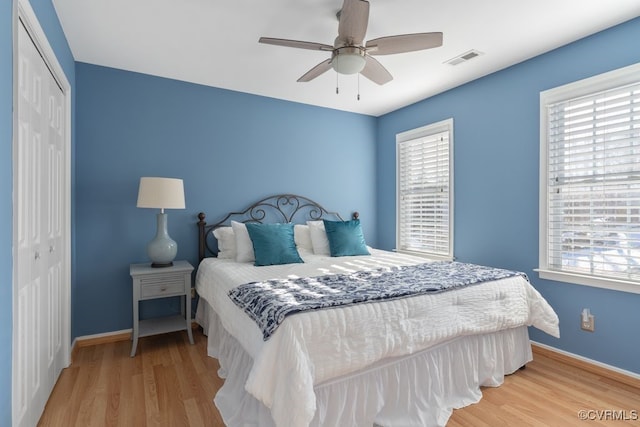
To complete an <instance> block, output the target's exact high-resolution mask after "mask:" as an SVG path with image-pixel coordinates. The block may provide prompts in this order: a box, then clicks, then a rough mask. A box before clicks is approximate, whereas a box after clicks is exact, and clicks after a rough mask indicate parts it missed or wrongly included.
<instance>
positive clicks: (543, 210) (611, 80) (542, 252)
mask: <svg viewBox="0 0 640 427" xmlns="http://www.w3.org/2000/svg"><path fill="white" fill-rule="evenodd" d="M639 81H640V63H638V64H634V65H630V66H627V67H624V68H620V69H617V70H613V71H610V72H607V73H603V74H599V75H596V76H593V77H590V78H586V79H583V80H579V81H576V82H573V83H569V84H566V85H563V86H559V87H556V88H552V89H548V90H546V91H542V92H540V176H539V180H540V181H539V182H540V188H539V197H540V206H539V209H540V211H539V255H538V256H539V260H538V261H539V267H538V268H537V269H535V271H537V272H538V274H539V277H540V278H542V279H547V280H555V281H560V282H567V283H573V284H578V285H586V286H592V287H597V288H603V289H612V290H617V291H623V292H630V293H638V294H640V281H632V280H624V279H621V278H614V277H605V276H595V275H589V274H580V273H576V272H571V271H565V270H560V269H554V268H553V267H550V266H549V262H548V250H549V245H550V242H549V239H548V237H549V227H548V222H549V217H548V208H549V206H548V198H549V189H550V186H549V181H548V174H549V165H548V154H549V153H548V151H549V145H548V144H549V141H548V139H547V137H548V134H547V131H548V129H547V128H548V125H549V123H548V116H547V107H548V105H550V104H556V103H559V102H562V101H567V100H571V99H576V98H580V97H584V96H589V95H593V94H596V93H598V92H603V91H607V90H612V89H615V88H618V87H623V86H626V85H630V84H633V83H637V82H639Z"/></svg>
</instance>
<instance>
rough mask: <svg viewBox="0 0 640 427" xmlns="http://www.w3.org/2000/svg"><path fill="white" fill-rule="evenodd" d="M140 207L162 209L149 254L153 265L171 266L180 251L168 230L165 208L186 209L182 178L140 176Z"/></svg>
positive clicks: (148, 247) (138, 204) (138, 205)
mask: <svg viewBox="0 0 640 427" xmlns="http://www.w3.org/2000/svg"><path fill="white" fill-rule="evenodd" d="M136 206H137V207H139V208H155V209H160V213H159V214H158V215H157V220H158V229H157V232H156V237H154V238H153V240H152V241H151V242H149V244H148V245H147V254H148V255H149V258H150V259H151V267H170V266H172V265H173V260H174V259H175V257H176V254H177V253H178V244H177V243H176V242H175V241H174V240H173V239H172V238H171V237H169V232H168V231H167V214H165V213H164V210H165V209H184V208H185V206H184V186H183V183H182V180H181V179H176V178H157V177H142V178H140V187H139V188H138V203H137V205H136Z"/></svg>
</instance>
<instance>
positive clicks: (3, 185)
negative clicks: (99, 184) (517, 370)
mask: <svg viewBox="0 0 640 427" xmlns="http://www.w3.org/2000/svg"><path fill="white" fill-rule="evenodd" d="M11 7H12V5H11V2H7V1H3V2H0V425H3V426H9V425H11V344H12V335H11V331H12V322H13V317H12V306H13V304H12V290H13V285H12V282H11V271H12V269H13V262H12V259H13V258H12V255H11V253H12V251H11V246H12V241H13V237H12V236H13V234H12V230H13V226H12V221H13V219H12V218H13V211H12V209H13V208H12V197H11V194H12V179H13V178H12V175H11V170H12V167H11V165H12V160H11V152H12V149H11V147H12V142H11V136H12V127H13V121H12V113H11V112H12V110H13V32H12V31H13V29H12V28H13V23H12V19H11V16H12V12H11V11H12V9H11Z"/></svg>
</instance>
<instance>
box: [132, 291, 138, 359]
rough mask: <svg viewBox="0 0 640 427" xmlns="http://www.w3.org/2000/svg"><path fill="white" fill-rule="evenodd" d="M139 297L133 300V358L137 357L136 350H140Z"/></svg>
mask: <svg viewBox="0 0 640 427" xmlns="http://www.w3.org/2000/svg"><path fill="white" fill-rule="evenodd" d="M138 305H139V302H138V297H137V295H135V296H134V298H133V332H132V334H131V357H134V356H135V355H136V348H138V334H139V331H138V322H139V319H138Z"/></svg>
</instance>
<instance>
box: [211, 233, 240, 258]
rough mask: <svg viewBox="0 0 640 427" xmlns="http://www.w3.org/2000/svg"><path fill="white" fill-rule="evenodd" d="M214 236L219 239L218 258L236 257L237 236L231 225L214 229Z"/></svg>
mask: <svg viewBox="0 0 640 427" xmlns="http://www.w3.org/2000/svg"><path fill="white" fill-rule="evenodd" d="M213 237H215V238H216V239H217V240H218V258H220V259H235V258H236V236H235V235H234V233H233V228H231V227H220V228H216V229H215V230H213Z"/></svg>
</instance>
